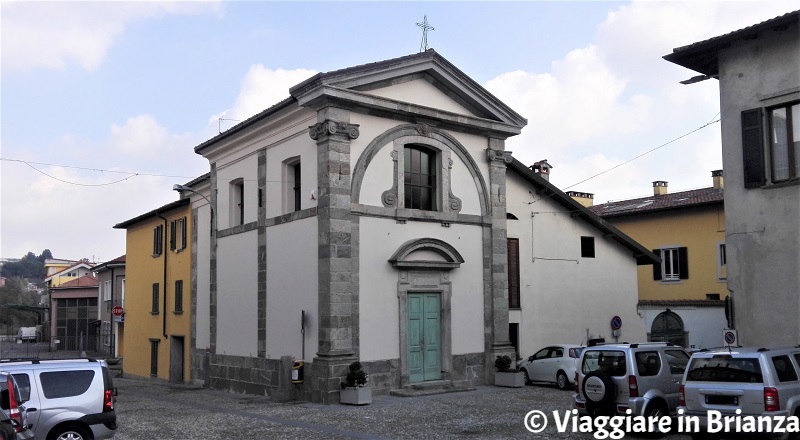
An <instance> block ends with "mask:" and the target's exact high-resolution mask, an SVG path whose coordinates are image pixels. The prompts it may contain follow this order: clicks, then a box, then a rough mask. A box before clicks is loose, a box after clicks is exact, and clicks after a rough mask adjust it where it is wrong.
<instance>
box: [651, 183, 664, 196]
mask: <svg viewBox="0 0 800 440" xmlns="http://www.w3.org/2000/svg"><path fill="white" fill-rule="evenodd" d="M666 194H667V182H666V181H664V180H656V181H655V182H653V195H654V196H663V195H666Z"/></svg>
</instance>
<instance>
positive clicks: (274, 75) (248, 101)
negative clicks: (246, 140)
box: [213, 64, 317, 122]
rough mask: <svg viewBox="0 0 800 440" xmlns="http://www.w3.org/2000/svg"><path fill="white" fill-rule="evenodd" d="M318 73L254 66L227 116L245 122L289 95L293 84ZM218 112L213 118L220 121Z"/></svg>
mask: <svg viewBox="0 0 800 440" xmlns="http://www.w3.org/2000/svg"><path fill="white" fill-rule="evenodd" d="M316 73H317V72H316V71H314V70H307V69H295V70H286V69H275V70H273V69H270V68H267V67H264V66H263V65H261V64H256V65H254V66H251V67H250V70H249V71H248V72H247V74H246V75H245V76H244V78H243V79H242V83H241V87H240V89H239V96H238V97H237V98H236V101H235V103H234V104H233V108H232V109H230V110H228V111H226V112H224V113H223V115H224V116H223V117H225V118H230V119H236V120H239V121H243V120H245V119H247V118H249V117H251V116H253V115H255V114H257V113H260V112H261V111H263V110H266V109H267V108H269V107H272V106H273V105H275V104H277V103H278V102H280V101H283V100H284V99H286V98H288V97H289V89H290V88H291V87H292V86H295V85H297V84H298V83H300V82H302V81H304V80H306V79H308V78H309V77H311V76H314V75H315V74H316ZM217 117H219V115H217V116H216V117H214V118H213V122H216V118H217Z"/></svg>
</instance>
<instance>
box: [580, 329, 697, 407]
mask: <svg viewBox="0 0 800 440" xmlns="http://www.w3.org/2000/svg"><path fill="white" fill-rule="evenodd" d="M688 361H689V354H688V353H686V351H685V350H684V349H683V348H681V347H677V346H674V345H671V344H667V343H663V342H653V343H642V344H627V343H625V344H602V345H595V346H593V347H587V348H585V349H584V350H583V353H581V358H580V363H579V367H578V371H577V372H576V374H575V383H576V385H575V407H576V408H577V409H578V411H579V412H580V413H582V414H589V415H592V416H599V415H606V416H614V415H626V414H627V411H628V410H629V409H630V410H631V413H632V415H634V416H648V417H649V416H654V417H660V416H665V415H671V414H672V413H674V412H675V410H676V408H677V406H678V387H679V386H680V380H681V378H682V377H683V373H684V370H685V368H686V364H687V363H688Z"/></svg>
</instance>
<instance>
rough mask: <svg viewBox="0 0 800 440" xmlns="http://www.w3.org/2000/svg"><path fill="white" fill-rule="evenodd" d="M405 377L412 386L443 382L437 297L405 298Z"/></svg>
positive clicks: (434, 294)
mask: <svg viewBox="0 0 800 440" xmlns="http://www.w3.org/2000/svg"><path fill="white" fill-rule="evenodd" d="M407 301H408V304H407V309H408V373H409V380H410V381H411V382H421V381H425V380H439V379H441V378H442V355H441V342H440V330H441V327H440V326H441V324H440V309H441V305H440V297H439V294H438V293H410V294H408V300H407Z"/></svg>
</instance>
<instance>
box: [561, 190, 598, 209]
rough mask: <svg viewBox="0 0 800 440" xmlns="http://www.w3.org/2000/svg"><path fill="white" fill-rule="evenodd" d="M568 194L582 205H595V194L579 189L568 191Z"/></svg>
mask: <svg viewBox="0 0 800 440" xmlns="http://www.w3.org/2000/svg"><path fill="white" fill-rule="evenodd" d="M567 195H568V196H570V197H572V199H573V200H575V201H576V202H578V203H580V204H581V205H583V206H585V207H587V208H589V207H591V206H592V205H594V194H592V193H585V192H579V191H567Z"/></svg>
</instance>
